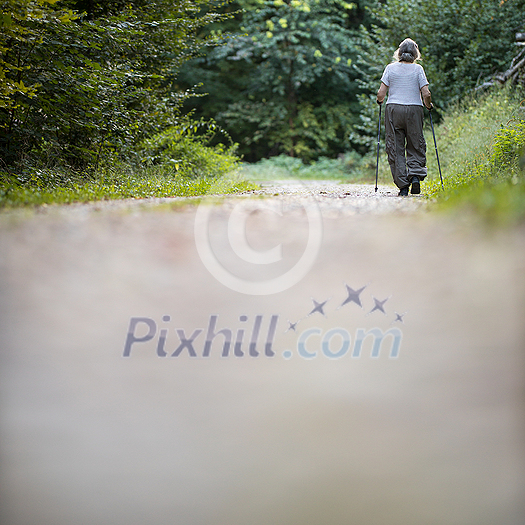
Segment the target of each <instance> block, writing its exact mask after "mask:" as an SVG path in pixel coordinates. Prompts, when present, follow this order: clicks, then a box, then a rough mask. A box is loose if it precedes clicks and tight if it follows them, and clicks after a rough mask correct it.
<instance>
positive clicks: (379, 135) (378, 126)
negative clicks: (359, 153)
mask: <svg viewBox="0 0 525 525" xmlns="http://www.w3.org/2000/svg"><path fill="white" fill-rule="evenodd" d="M382 105H383V104H382V103H381V104H379V123H378V125H377V160H376V192H377V173H378V171H379V140H380V137H381V106H382ZM436 151H437V150H436Z"/></svg>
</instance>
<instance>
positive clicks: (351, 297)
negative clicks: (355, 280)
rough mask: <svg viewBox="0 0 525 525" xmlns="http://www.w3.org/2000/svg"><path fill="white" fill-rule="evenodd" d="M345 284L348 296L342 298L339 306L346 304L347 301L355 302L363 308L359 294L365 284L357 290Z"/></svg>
mask: <svg viewBox="0 0 525 525" xmlns="http://www.w3.org/2000/svg"><path fill="white" fill-rule="evenodd" d="M345 286H346V291H347V293H348V297H347V298H346V299H345V300H344V302H343V304H341V306H344V305H345V304H348V303H355V304H357V306H360V307H361V308H363V305H362V304H361V299H360V297H359V296H360V295H361V293H362V291H363V290H364V289H365V288H366V286H363V287H362V288H359V290H354V289H353V288H350V286H348V285H347V284H345Z"/></svg>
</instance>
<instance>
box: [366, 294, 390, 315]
mask: <svg viewBox="0 0 525 525" xmlns="http://www.w3.org/2000/svg"><path fill="white" fill-rule="evenodd" d="M372 298H373V299H374V303H375V306H374V307H373V308H372V310H370V312H368V313H369V314H371V313H372V312H375V311H376V310H379V311H380V312H383V313H384V314H385V315H386V312H385V309H384V308H383V306H384V305H385V303H386V302H387V301H388V300H389V299H390V297H387V298H386V299H384V300H383V301H380V300H379V299H376V298H375V297H374V296H372Z"/></svg>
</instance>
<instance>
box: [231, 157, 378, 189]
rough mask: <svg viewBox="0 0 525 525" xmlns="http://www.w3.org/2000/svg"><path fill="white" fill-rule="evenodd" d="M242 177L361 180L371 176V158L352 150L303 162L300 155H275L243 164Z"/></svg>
mask: <svg viewBox="0 0 525 525" xmlns="http://www.w3.org/2000/svg"><path fill="white" fill-rule="evenodd" d="M241 174H242V176H243V177H244V178H246V179H247V180H251V181H265V180H284V179H309V180H313V179H318V180H331V181H334V182H347V183H348V182H363V181H364V180H371V177H374V176H375V159H374V161H373V163H372V164H371V161H370V159H369V158H362V157H361V156H359V155H358V154H357V153H355V152H351V153H346V154H344V155H341V156H339V157H338V158H337V159H329V158H326V157H321V158H320V159H319V160H318V161H317V162H314V163H312V164H304V163H303V162H302V161H301V159H298V158H294V157H288V156H287V155H279V156H277V157H271V158H269V159H262V160H260V161H259V162H257V163H254V164H247V163H246V164H244V165H243V167H242V170H241Z"/></svg>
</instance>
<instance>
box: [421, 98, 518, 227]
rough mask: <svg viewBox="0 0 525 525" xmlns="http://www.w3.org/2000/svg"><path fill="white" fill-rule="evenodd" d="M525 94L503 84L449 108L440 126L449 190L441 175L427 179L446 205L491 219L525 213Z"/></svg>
mask: <svg viewBox="0 0 525 525" xmlns="http://www.w3.org/2000/svg"><path fill="white" fill-rule="evenodd" d="M520 96H521V97H523V93H521V94H519V93H512V92H510V91H509V90H507V89H504V90H497V91H495V92H492V93H490V94H489V95H487V96H484V97H482V98H480V99H477V100H471V101H468V102H467V103H466V104H465V105H464V106H463V107H462V108H455V109H454V110H451V111H450V112H449V113H448V114H445V118H444V120H443V123H442V124H441V125H440V126H439V127H438V128H437V130H436V131H437V134H438V137H440V138H441V140H439V138H438V144H439V148H440V149H439V151H440V159H441V158H442V159H443V164H444V170H443V174H444V176H445V191H444V192H443V191H441V187H440V184H439V177H437V178H436V176H435V175H434V177H433V180H431V181H430V182H429V183H426V184H425V191H426V193H427V194H428V195H429V196H430V197H433V198H436V199H437V201H438V204H439V206H440V207H441V208H444V209H449V210H456V211H459V213H464V212H465V210H472V211H474V212H476V214H477V215H479V216H481V217H483V218H484V219H485V220H486V221H487V222H488V223H489V224H508V223H513V222H516V221H520V220H524V219H525V169H524V168H525V115H524V106H523V104H520ZM441 145H443V148H442V147H441ZM435 169H437V168H435Z"/></svg>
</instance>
